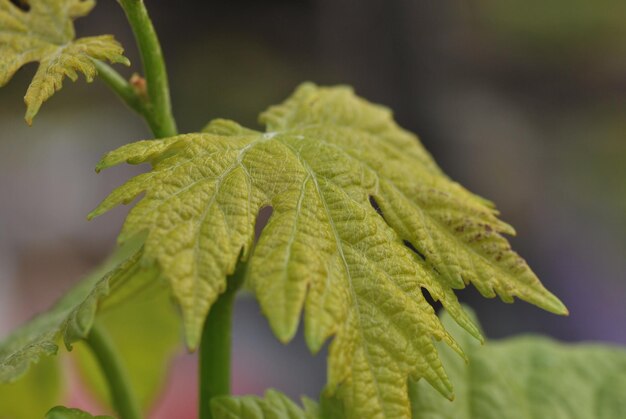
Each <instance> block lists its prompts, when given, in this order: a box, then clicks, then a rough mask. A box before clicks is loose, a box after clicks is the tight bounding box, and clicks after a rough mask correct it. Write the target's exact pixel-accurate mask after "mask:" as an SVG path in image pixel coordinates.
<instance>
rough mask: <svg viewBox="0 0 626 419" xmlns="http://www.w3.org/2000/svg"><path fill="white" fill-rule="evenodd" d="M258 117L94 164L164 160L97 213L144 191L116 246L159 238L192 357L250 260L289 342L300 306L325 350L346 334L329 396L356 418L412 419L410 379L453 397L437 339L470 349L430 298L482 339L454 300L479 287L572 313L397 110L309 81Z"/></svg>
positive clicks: (157, 252)
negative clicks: (216, 307)
mask: <svg viewBox="0 0 626 419" xmlns="http://www.w3.org/2000/svg"><path fill="white" fill-rule="evenodd" d="M261 121H262V122H263V123H264V124H265V125H266V128H267V131H266V132H265V133H261V132H257V131H253V130H250V129H246V128H243V127H241V126H239V125H237V124H236V123H234V122H230V121H224V120H218V121H214V122H213V123H211V124H209V125H208V126H207V127H206V128H205V130H204V132H202V133H195V134H187V135H180V136H176V137H171V138H165V139H162V140H155V141H140V142H137V143H133V144H129V145H126V146H123V147H121V148H119V149H118V150H115V151H113V152H111V153H109V154H107V155H106V156H105V157H104V158H103V160H102V161H101V162H100V163H99V165H98V167H97V170H101V169H104V168H107V167H111V166H114V165H117V164H120V163H123V162H128V163H131V164H138V163H143V162H149V163H151V164H152V167H153V169H152V171H150V172H148V173H144V174H142V175H139V176H137V177H135V178H133V179H131V180H129V181H128V182H127V183H126V184H125V185H123V186H122V187H120V188H118V189H117V190H115V191H113V192H112V193H111V195H110V196H109V197H108V198H106V199H105V200H104V201H103V202H102V203H101V204H100V206H99V207H98V208H96V209H95V210H94V211H93V212H92V213H91V214H90V217H95V216H97V215H100V214H102V213H103V212H106V211H107V210H109V209H111V208H113V207H114V206H116V205H118V204H120V203H129V202H131V201H132V200H133V199H134V198H135V197H137V196H138V195H139V194H142V193H145V194H144V196H143V198H142V199H141V201H139V203H138V204H137V205H136V206H135V207H134V208H133V209H132V210H131V212H130V214H129V215H128V218H127V219H126V222H125V224H124V227H123V229H122V232H121V234H120V240H121V241H122V242H124V241H125V240H126V239H127V238H128V237H131V236H133V235H135V234H137V233H139V232H143V231H147V238H146V242H145V248H144V254H143V259H144V262H143V263H144V264H146V265H152V264H155V263H156V264H157V266H158V267H159V268H160V270H161V272H162V274H163V275H164V276H165V277H166V278H167V279H168V280H169V281H170V283H171V286H172V291H173V294H174V296H175V298H176V299H177V300H178V302H179V304H180V306H181V309H182V313H183V319H184V323H185V331H186V336H187V341H188V345H189V346H190V347H191V348H194V347H195V346H196V345H197V343H198V340H199V336H200V331H201V329H202V324H203V322H204V319H205V317H206V314H207V312H208V311H209V309H210V307H211V304H213V302H214V301H215V300H216V299H217V297H218V296H219V294H220V293H221V292H223V291H224V290H225V288H226V276H227V275H228V274H231V273H232V272H233V270H234V268H235V265H236V263H237V260H238V259H239V257H240V255H241V257H242V258H243V259H244V260H246V259H249V261H248V268H247V281H248V284H249V285H250V286H251V288H252V289H253V290H254V291H255V293H256V295H257V298H258V299H259V302H260V304H261V308H262V310H263V312H264V313H265V315H266V316H267V317H268V319H269V321H270V324H271V327H272V329H273V331H274V332H275V334H276V335H277V337H278V338H279V339H280V340H281V341H283V342H286V341H289V340H290V339H291V338H292V337H293V336H294V334H295V332H296V329H297V327H298V322H299V318H300V314H301V311H302V310H303V308H304V311H305V316H304V323H305V328H304V332H305V337H306V340H307V343H308V345H309V347H310V348H311V349H312V350H313V351H317V350H319V348H320V347H321V346H322V345H323V343H324V342H325V341H326V340H327V339H328V338H329V337H330V336H334V339H333V341H332V344H331V345H330V349H329V362H328V378H329V386H328V389H327V391H328V392H329V393H330V394H333V393H338V394H339V395H340V398H341V399H342V400H343V401H344V403H345V405H346V410H347V412H348V415H349V416H350V417H364V415H367V416H368V417H393V418H402V417H409V415H410V403H409V398H408V394H407V379H408V377H414V378H417V377H424V378H425V379H426V380H427V381H428V382H429V383H430V384H432V385H433V386H434V387H435V388H436V389H438V390H439V391H440V392H442V393H443V394H445V395H446V396H448V397H451V395H452V388H451V385H450V382H449V380H448V379H447V377H446V374H445V372H444V369H443V367H442V364H441V361H440V360H439V358H438V356H437V351H436V349H435V346H434V342H433V338H434V339H436V340H443V341H445V342H446V343H447V344H449V345H450V346H451V347H453V348H454V349H455V350H456V351H458V352H459V353H460V352H461V349H460V348H459V346H458V345H457V344H456V343H455V341H454V340H453V339H452V337H451V336H450V335H449V334H448V332H447V331H446V330H445V329H444V328H443V327H442V325H441V324H440V322H439V320H438V318H437V316H436V315H435V313H434V310H433V309H432V307H431V306H430V305H429V304H428V302H427V301H426V299H425V297H424V296H423V294H422V289H426V290H427V291H428V293H429V294H430V295H431V296H432V297H433V298H434V299H436V300H440V301H441V302H442V303H443V305H444V306H445V307H446V309H447V310H448V312H450V313H451V315H452V316H453V317H454V318H455V319H456V321H458V322H459V323H460V324H461V325H462V326H463V327H464V328H466V329H467V330H468V331H469V332H470V333H471V334H473V335H474V336H476V337H479V336H480V334H479V332H478V330H477V329H476V327H475V326H474V325H473V323H472V322H471V321H470V320H469V319H468V318H467V316H466V315H465V313H464V311H463V310H462V309H461V307H460V305H459V303H458V301H457V299H456V296H455V294H454V291H453V289H454V288H463V287H464V286H465V285H466V284H467V283H469V282H471V283H473V284H474V286H476V288H477V289H479V290H480V291H481V293H483V295H485V296H487V297H493V296H495V295H496V294H498V295H500V297H501V298H502V299H503V300H504V301H512V299H513V297H514V296H517V297H519V298H522V299H524V300H526V301H529V302H531V303H534V304H536V305H538V306H540V307H543V308H545V309H547V310H550V311H553V312H556V313H560V314H565V313H566V309H565V307H564V306H563V304H562V303H561V302H560V301H559V300H558V299H557V298H556V297H555V296H553V295H552V294H551V293H549V292H548V291H547V290H545V289H544V287H543V286H542V285H541V283H540V282H539V280H538V279H537V278H536V276H535V275H534V274H533V273H532V271H531V270H530V268H529V267H528V266H527V265H526V263H525V262H524V261H523V260H522V259H521V258H520V257H519V256H518V255H517V254H516V253H514V252H513V251H512V250H511V248H510V246H509V244H508V242H507V241H506V239H504V238H503V237H502V236H501V233H512V232H513V231H512V229H511V228H510V227H509V226H508V225H506V224H504V223H503V222H501V221H499V220H498V219H497V217H496V211H495V210H494V209H493V207H492V205H491V204H490V203H489V202H488V201H486V200H484V199H482V198H479V197H477V196H475V195H473V194H471V193H470V192H468V191H467V190H465V189H463V188H462V187H461V186H460V185H458V184H457V183H455V182H453V181H451V180H450V179H449V178H448V177H446V176H445V175H444V174H443V173H442V172H441V170H440V169H439V168H438V167H437V165H436V164H435V162H434V161H433V159H432V158H431V157H430V155H429V154H428V153H427V152H426V151H425V149H424V148H423V147H422V145H421V144H420V143H419V141H418V140H417V138H416V137H415V136H414V135H412V134H410V133H408V132H406V131H404V130H403V129H401V128H400V127H398V126H397V125H396V123H395V122H394V121H393V119H392V117H391V113H390V111H389V110H387V109H386V108H384V107H381V106H378V105H373V104H370V103H368V102H366V101H365V100H363V99H360V98H358V97H357V96H355V95H354V93H353V92H352V90H351V89H349V88H347V87H336V88H318V87H316V86H314V85H312V84H305V85H303V86H301V87H300V88H299V89H298V90H297V91H296V92H295V94H294V95H293V96H292V97H291V98H290V99H288V100H287V101H286V102H285V103H283V104H282V105H280V106H276V107H272V108H270V109H269V110H268V111H267V112H265V113H263V114H262V115H261ZM372 204H374V205H379V206H380V208H381V209H382V214H379V213H378V212H377V210H376V209H375V208H374V205H372ZM267 206H271V207H272V208H273V213H272V216H271V217H270V220H269V222H268V224H267V226H266V227H265V228H264V230H263V232H262V233H261V236H260V238H259V240H258V243H257V244H256V245H255V246H254V249H253V241H254V227H255V220H256V218H257V214H258V212H259V210H260V209H262V208H263V207H267ZM405 243H409V244H410V245H411V246H412V247H413V249H415V251H412V250H411V249H410V248H409V247H408V246H407V245H405Z"/></svg>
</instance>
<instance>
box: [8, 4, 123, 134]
mask: <svg viewBox="0 0 626 419" xmlns="http://www.w3.org/2000/svg"><path fill="white" fill-rule="evenodd" d="M27 3H28V5H29V6H30V8H29V10H28V11H24V10H21V9H20V8H18V7H17V6H15V5H14V4H13V3H11V1H9V0H0V87H2V86H4V85H5V84H7V83H8V82H9V80H10V79H11V78H12V77H13V75H14V74H15V72H16V71H17V70H19V69H20V68H21V67H22V66H24V65H25V64H28V63H30V62H34V61H38V62H39V67H38V69H37V72H36V73H35V76H34V77H33V80H32V82H31V84H30V86H29V87H28V90H27V91H26V96H25V97H24V101H25V103H26V108H27V109H26V116H25V119H26V122H28V123H29V124H31V123H32V121H33V118H34V117H35V115H36V114H37V112H38V111H39V108H40V107H41V105H42V104H43V102H45V101H46V100H48V99H49V98H50V97H51V96H52V95H53V94H54V93H55V92H56V91H58V90H59V89H61V87H62V83H63V79H64V78H65V77H69V78H70V79H71V80H72V81H76V79H77V78H78V73H79V72H80V73H83V74H84V75H85V78H86V79H87V81H88V82H91V81H92V80H93V78H94V77H95V76H96V74H97V70H96V67H95V65H94V63H93V60H94V59H96V60H106V61H109V62H111V63H122V64H126V65H129V64H130V63H129V61H128V59H127V58H126V57H124V56H123V55H122V54H123V52H124V49H123V48H122V46H121V45H120V44H119V43H118V42H117V41H116V40H115V39H114V38H113V36H111V35H101V36H90V37H85V38H80V39H75V36H76V35H75V32H74V25H73V20H74V19H75V18H78V17H81V16H85V15H86V14H88V13H89V12H90V11H91V9H92V8H93V7H94V6H95V1H94V0H29V1H28V2H27Z"/></svg>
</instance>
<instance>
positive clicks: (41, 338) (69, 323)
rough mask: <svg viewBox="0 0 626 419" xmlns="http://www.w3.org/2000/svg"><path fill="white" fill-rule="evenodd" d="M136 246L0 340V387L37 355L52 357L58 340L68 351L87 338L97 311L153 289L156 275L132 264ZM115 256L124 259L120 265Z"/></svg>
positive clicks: (130, 243) (124, 250)
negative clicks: (150, 288) (134, 293)
mask: <svg viewBox="0 0 626 419" xmlns="http://www.w3.org/2000/svg"><path fill="white" fill-rule="evenodd" d="M137 247H138V242H137V240H136V239H132V240H129V241H128V242H127V244H126V245H125V246H123V247H121V248H120V249H119V250H118V251H117V252H116V254H114V255H113V256H112V257H111V259H110V260H109V262H108V263H106V264H104V265H103V267H102V269H101V270H100V271H98V272H94V274H92V275H91V276H89V277H88V278H86V279H85V280H83V281H82V282H80V283H79V284H78V285H77V286H76V287H75V288H73V289H72V290H71V291H70V292H68V293H67V294H66V295H65V296H64V297H63V298H62V299H61V300H60V301H59V302H58V303H57V304H56V305H55V306H54V307H53V308H52V309H51V310H49V311H47V312H45V313H43V314H40V315H39V316H37V317H35V318H34V319H33V320H31V321H30V322H29V323H27V324H26V325H24V326H22V327H21V328H19V329H17V330H16V331H14V332H13V333H12V334H11V335H9V336H8V337H7V338H6V339H5V340H4V341H2V342H1V343H0V383H11V382H14V381H15V380H17V379H18V378H20V377H21V376H22V375H23V374H24V373H26V371H27V370H28V368H29V367H30V365H31V364H33V363H36V362H38V361H39V359H40V358H41V357H44V356H49V355H55V354H56V353H57V351H58V343H59V341H60V340H61V339H62V340H63V341H64V342H65V346H66V347H67V348H68V349H71V347H72V344H73V343H74V342H77V341H78V340H81V339H84V338H85V337H86V336H87V334H88V333H89V330H90V329H91V326H92V324H93V321H94V317H95V314H96V312H97V311H99V310H101V309H104V308H107V306H109V307H110V306H113V305H115V304H117V303H119V301H120V300H121V299H124V298H126V296H128V295H129V294H131V293H132V292H134V291H136V290H137V289H138V288H142V287H147V286H148V285H147V284H150V286H154V284H155V283H156V281H155V276H156V272H155V270H154V269H149V268H143V267H141V266H139V264H137V263H136V262H137V261H138V260H139V259H140V256H141V253H140V250H137ZM131 255H132V256H131ZM120 256H123V257H124V258H127V259H126V260H125V261H123V262H121V263H120V261H119V259H120ZM116 266H117V268H116ZM109 271H110V273H108V274H107V272H109ZM114 290H115V291H116V292H112V291H114ZM133 290H134V291H133Z"/></svg>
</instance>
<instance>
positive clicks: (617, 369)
mask: <svg viewBox="0 0 626 419" xmlns="http://www.w3.org/2000/svg"><path fill="white" fill-rule="evenodd" d="M442 321H443V323H444V325H446V327H447V328H448V330H450V331H451V332H452V334H453V335H454V336H455V337H456V338H457V339H458V340H459V342H462V346H463V348H464V349H465V351H466V353H467V356H468V358H469V363H466V362H463V360H461V359H460V358H459V357H458V356H457V355H456V354H455V353H452V351H450V350H449V349H448V348H445V347H444V346H443V345H441V346H440V355H441V357H442V358H443V360H444V363H445V365H446V367H447V369H448V372H449V374H450V378H451V380H452V383H453V384H454V386H455V389H456V396H457V397H456V399H455V400H454V401H453V402H449V401H447V400H445V399H442V398H441V397H440V396H439V394H437V393H436V392H435V391H433V390H432V388H430V386H428V385H427V384H426V383H425V382H423V381H421V380H420V381H419V382H417V383H412V385H411V386H410V388H411V400H412V406H413V418H414V419H518V418H519V419H544V418H563V419H588V418H594V419H616V418H626V399H625V398H624V395H625V394H626V351H625V350H624V349H623V348H619V349H618V348H616V347H611V346H608V345H606V346H603V345H595V344H570V345H567V344H562V343H558V342H556V341H553V340H551V339H548V338H543V337H536V336H524V337H517V338H513V339H505V340H501V341H488V342H487V344H486V345H485V346H484V347H479V346H480V345H478V344H477V343H476V342H473V341H471V340H470V339H467V338H466V337H465V336H464V333H463V332H462V331H461V330H460V329H459V328H458V327H457V326H456V325H455V324H454V322H453V321H452V319H451V318H450V316H449V315H447V314H444V316H443V320H442Z"/></svg>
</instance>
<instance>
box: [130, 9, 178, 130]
mask: <svg viewBox="0 0 626 419" xmlns="http://www.w3.org/2000/svg"><path fill="white" fill-rule="evenodd" d="M118 2H119V4H120V5H121V6H122V9H124V12H125V13H126V17H127V19H128V22H129V23H130V26H131V28H132V30H133V33H134V35H135V39H136V41H137V46H138V48H139V54H140V55H141V62H142V64H143V70H144V73H145V77H146V84H147V90H148V98H149V109H148V110H149V111H150V113H151V115H152V117H153V122H154V124H155V126H154V127H152V125H151V127H152V130H153V132H154V135H155V136H156V137H158V138H162V137H171V136H173V135H176V134H177V129H176V121H175V120H174V116H173V115H172V104H171V101H170V88H169V85H168V80H167V71H166V70H165V62H164V60H163V53H162V52H161V45H160V44H159V39H158V37H157V34H156V32H155V30H154V26H152V21H151V20H150V16H148V11H147V10H146V6H145V4H144V2H143V0H118Z"/></svg>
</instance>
